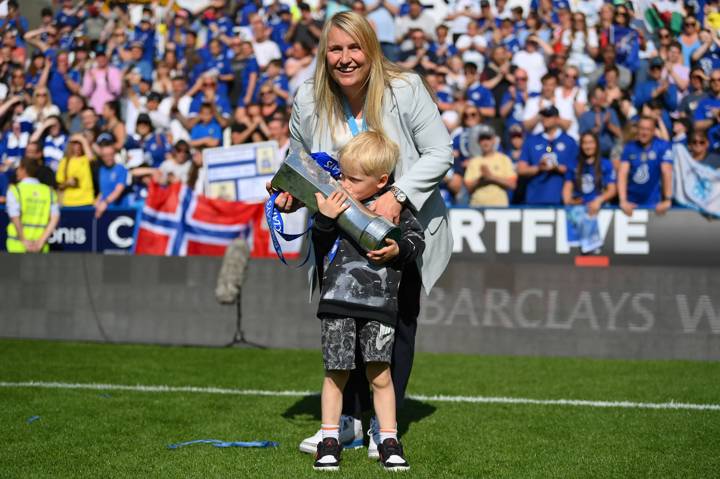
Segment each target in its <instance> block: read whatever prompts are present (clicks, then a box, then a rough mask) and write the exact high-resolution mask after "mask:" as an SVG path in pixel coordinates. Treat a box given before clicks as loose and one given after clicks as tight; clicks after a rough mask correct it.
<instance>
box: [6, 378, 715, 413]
mask: <svg viewBox="0 0 720 479" xmlns="http://www.w3.org/2000/svg"><path fill="white" fill-rule="evenodd" d="M0 387H4V388H42V389H89V390H93V391H132V392H149V393H200V394H230V395H236V396H272V397H305V396H317V395H318V394H319V393H317V392H315V391H265V390H260V389H232V388H217V387H197V386H165V385H142V384H138V385H135V386H131V385H126V384H97V383H62V382H43V381H23V382H5V381H0ZM408 398H410V399H415V400H417V401H428V402H455V403H474V404H529V405H538V406H575V407H594V408H623V409H673V410H692V411H720V404H692V403H680V402H665V403H647V402H632V401H588V400H580V399H530V398H513V397H491V396H444V395H440V396H427V395H422V394H409V395H408Z"/></svg>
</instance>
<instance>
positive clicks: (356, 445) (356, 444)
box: [300, 439, 363, 454]
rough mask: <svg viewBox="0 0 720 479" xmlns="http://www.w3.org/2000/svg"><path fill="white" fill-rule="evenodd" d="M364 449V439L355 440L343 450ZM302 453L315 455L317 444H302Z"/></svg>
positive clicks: (344, 445) (344, 446) (345, 445)
mask: <svg viewBox="0 0 720 479" xmlns="http://www.w3.org/2000/svg"><path fill="white" fill-rule="evenodd" d="M362 447H363V441H362V439H355V440H354V441H352V442H348V443H346V444H343V449H360V448H362ZM300 452H304V453H305V454H315V453H316V452H317V444H310V443H309V442H301V443H300Z"/></svg>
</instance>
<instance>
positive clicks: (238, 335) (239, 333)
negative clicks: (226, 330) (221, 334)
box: [226, 288, 267, 349]
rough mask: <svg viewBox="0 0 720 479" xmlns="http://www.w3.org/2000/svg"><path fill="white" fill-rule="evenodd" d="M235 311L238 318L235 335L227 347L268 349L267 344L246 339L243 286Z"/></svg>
mask: <svg viewBox="0 0 720 479" xmlns="http://www.w3.org/2000/svg"><path fill="white" fill-rule="evenodd" d="M235 311H236V318H235V335H234V336H233V340H232V341H231V342H230V343H228V344H227V345H226V347H228V348H231V347H246V348H258V349H267V346H263V345H262V344H258V343H255V342H253V341H248V340H247V339H245V333H243V330H242V288H240V290H238V294H237V298H236V299H235Z"/></svg>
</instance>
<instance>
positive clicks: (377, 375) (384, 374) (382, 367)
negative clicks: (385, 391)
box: [367, 363, 392, 388]
mask: <svg viewBox="0 0 720 479" xmlns="http://www.w3.org/2000/svg"><path fill="white" fill-rule="evenodd" d="M367 378H368V382H369V383H370V384H372V386H373V388H386V387H392V376H391V375H390V365H389V364H387V363H368V365H367Z"/></svg>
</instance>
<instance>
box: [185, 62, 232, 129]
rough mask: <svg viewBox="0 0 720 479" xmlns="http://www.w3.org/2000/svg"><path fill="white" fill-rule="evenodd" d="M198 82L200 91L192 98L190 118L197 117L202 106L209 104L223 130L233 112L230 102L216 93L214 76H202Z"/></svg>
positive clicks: (216, 86)
mask: <svg viewBox="0 0 720 479" xmlns="http://www.w3.org/2000/svg"><path fill="white" fill-rule="evenodd" d="M198 81H199V82H200V88H201V90H200V92H199V93H198V94H196V95H195V96H194V97H193V100H192V103H191V104H190V113H189V116H190V118H195V117H196V116H198V114H199V112H200V108H201V106H202V105H203V104H205V103H210V104H212V105H213V107H214V110H215V111H216V112H217V116H218V122H219V123H220V125H221V126H222V127H223V128H225V127H226V126H227V125H228V124H229V123H230V117H231V116H232V112H233V110H232V107H231V106H230V101H229V100H228V99H227V97H226V96H224V95H221V94H220V92H219V91H218V84H217V79H216V78H215V76H214V75H212V74H207V75H203V76H201V77H200V79H199V80H198Z"/></svg>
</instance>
